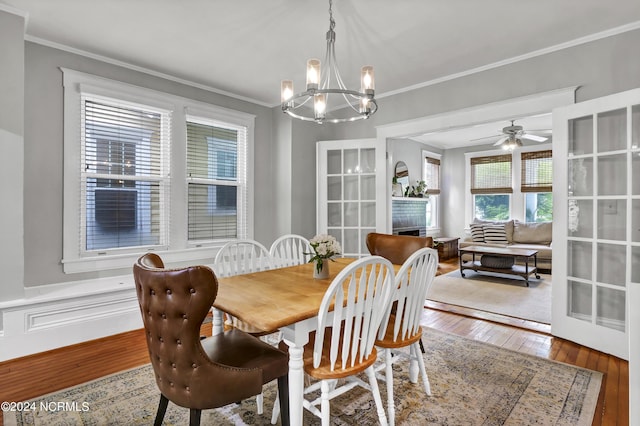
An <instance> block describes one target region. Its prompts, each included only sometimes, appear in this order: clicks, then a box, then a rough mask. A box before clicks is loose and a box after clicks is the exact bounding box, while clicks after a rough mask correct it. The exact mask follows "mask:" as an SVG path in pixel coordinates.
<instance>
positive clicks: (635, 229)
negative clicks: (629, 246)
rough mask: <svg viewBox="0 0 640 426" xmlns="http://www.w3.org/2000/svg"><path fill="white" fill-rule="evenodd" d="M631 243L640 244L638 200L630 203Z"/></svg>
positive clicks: (639, 201)
mask: <svg viewBox="0 0 640 426" xmlns="http://www.w3.org/2000/svg"><path fill="white" fill-rule="evenodd" d="M631 205H632V207H631V241H632V242H634V243H640V200H633V201H631Z"/></svg>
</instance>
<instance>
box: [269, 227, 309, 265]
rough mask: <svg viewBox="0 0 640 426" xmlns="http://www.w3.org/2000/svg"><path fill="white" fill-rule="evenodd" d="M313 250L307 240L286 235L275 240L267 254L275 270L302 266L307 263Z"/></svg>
mask: <svg viewBox="0 0 640 426" xmlns="http://www.w3.org/2000/svg"><path fill="white" fill-rule="evenodd" d="M312 252H313V249H312V248H311V244H309V240H307V239H306V238H305V237H303V236H301V235H296V234H287V235H283V236H281V237H280V238H278V239H276V240H275V241H274V242H273V244H271V248H270V249H269V253H270V254H271V257H272V258H273V262H274V266H275V267H276V268H284V267H286V266H294V265H302V264H304V263H307V262H309V258H310V257H311V255H310V254H309V253H312Z"/></svg>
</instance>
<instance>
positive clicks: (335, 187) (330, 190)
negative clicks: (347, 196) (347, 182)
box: [327, 176, 342, 201]
mask: <svg viewBox="0 0 640 426" xmlns="http://www.w3.org/2000/svg"><path fill="white" fill-rule="evenodd" d="M327 199H328V200H334V201H337V200H342V176H329V177H328V178H327Z"/></svg>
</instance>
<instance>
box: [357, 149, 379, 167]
mask: <svg viewBox="0 0 640 426" xmlns="http://www.w3.org/2000/svg"><path fill="white" fill-rule="evenodd" d="M360 164H361V170H362V173H374V172H375V171H376V150H375V149H373V148H364V149H362V150H361V151H360Z"/></svg>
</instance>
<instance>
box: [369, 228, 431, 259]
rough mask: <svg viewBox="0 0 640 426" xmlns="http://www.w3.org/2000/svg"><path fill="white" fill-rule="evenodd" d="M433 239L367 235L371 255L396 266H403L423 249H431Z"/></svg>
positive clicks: (409, 236)
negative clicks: (410, 257) (382, 258)
mask: <svg viewBox="0 0 640 426" xmlns="http://www.w3.org/2000/svg"><path fill="white" fill-rule="evenodd" d="M432 245H433V238H431V237H414V236H411V235H390V234H378V233H376V232H371V233H370V234H368V235H367V248H368V249H369V253H371V254H374V255H378V256H382V257H384V258H385V259H389V261H390V262H391V263H393V264H395V265H402V264H403V263H404V262H405V260H407V259H408V258H409V256H411V255H412V254H413V253H415V252H416V251H418V250H420V249H421V248H425V247H428V248H431V246H432Z"/></svg>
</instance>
